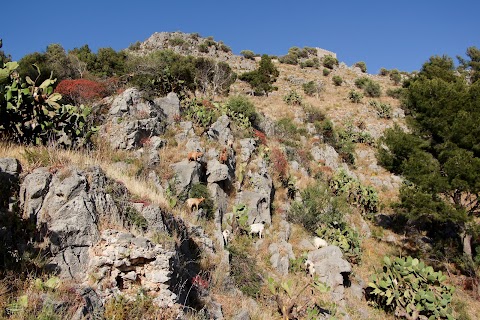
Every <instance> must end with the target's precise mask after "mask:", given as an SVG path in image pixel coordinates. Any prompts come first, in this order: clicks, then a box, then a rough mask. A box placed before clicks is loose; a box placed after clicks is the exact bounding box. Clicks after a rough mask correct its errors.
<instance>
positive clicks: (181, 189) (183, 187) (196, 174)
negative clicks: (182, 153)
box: [171, 160, 203, 195]
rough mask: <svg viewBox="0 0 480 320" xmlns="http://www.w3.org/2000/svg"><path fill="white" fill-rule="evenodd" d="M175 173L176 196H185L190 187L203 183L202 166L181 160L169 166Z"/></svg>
mask: <svg viewBox="0 0 480 320" xmlns="http://www.w3.org/2000/svg"><path fill="white" fill-rule="evenodd" d="M171 167H172V168H173V171H174V173H175V179H174V188H175V191H176V194H177V195H180V194H187V193H188V191H189V190H190V188H191V186H192V185H193V184H195V183H198V182H200V181H203V179H202V178H203V170H202V164H201V163H199V162H196V161H188V160H183V161H180V162H177V163H174V164H172V165H171Z"/></svg>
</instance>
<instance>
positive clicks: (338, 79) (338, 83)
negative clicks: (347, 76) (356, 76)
mask: <svg viewBox="0 0 480 320" xmlns="http://www.w3.org/2000/svg"><path fill="white" fill-rule="evenodd" d="M332 81H333V84H334V85H336V86H337V87H338V86H341V85H342V83H343V79H342V77H340V76H338V75H336V76H333V77H332Z"/></svg>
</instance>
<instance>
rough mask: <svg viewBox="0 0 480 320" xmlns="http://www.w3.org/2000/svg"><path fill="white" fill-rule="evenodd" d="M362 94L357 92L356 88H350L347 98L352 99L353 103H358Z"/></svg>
mask: <svg viewBox="0 0 480 320" xmlns="http://www.w3.org/2000/svg"><path fill="white" fill-rule="evenodd" d="M362 98H363V94H362V93H361V92H358V91H356V90H350V92H349V93H348V99H350V101H352V102H353V103H360V102H361V101H362Z"/></svg>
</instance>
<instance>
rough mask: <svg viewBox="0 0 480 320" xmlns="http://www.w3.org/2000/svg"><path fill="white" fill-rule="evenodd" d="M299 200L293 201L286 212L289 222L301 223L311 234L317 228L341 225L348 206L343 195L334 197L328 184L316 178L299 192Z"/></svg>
mask: <svg viewBox="0 0 480 320" xmlns="http://www.w3.org/2000/svg"><path fill="white" fill-rule="evenodd" d="M300 194H301V199H302V200H301V201H295V202H293V203H292V206H291V208H290V210H289V211H288V214H287V219H288V220H289V221H291V222H294V223H298V224H300V225H302V226H303V227H304V228H305V229H307V230H308V231H310V232H311V233H312V234H313V233H315V232H316V231H317V230H318V229H319V228H324V227H331V226H343V225H344V216H345V213H347V212H348V206H347V205H346V203H345V198H344V197H341V196H339V197H336V196H334V195H333V194H332V193H331V192H330V189H329V188H328V186H327V185H326V184H325V183H324V182H322V181H320V180H318V181H317V182H316V183H315V184H313V185H310V186H308V187H307V188H305V190H303V191H301V192H300Z"/></svg>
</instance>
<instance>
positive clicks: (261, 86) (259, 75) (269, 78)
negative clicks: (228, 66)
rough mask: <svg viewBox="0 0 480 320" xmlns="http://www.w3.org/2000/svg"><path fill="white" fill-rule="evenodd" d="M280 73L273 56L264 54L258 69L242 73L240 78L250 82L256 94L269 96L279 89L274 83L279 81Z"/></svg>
mask: <svg viewBox="0 0 480 320" xmlns="http://www.w3.org/2000/svg"><path fill="white" fill-rule="evenodd" d="M278 75H279V71H278V69H277V68H276V67H275V65H274V64H273V62H272V60H271V58H270V57H269V56H268V55H266V54H264V55H262V58H261V60H260V66H259V67H258V69H257V70H254V71H250V72H246V73H244V74H242V75H241V76H240V80H242V81H246V82H248V83H249V84H250V86H251V87H252V89H253V90H254V91H255V93H256V94H259V95H263V94H265V95H267V96H268V93H269V92H272V91H274V90H276V89H277V88H276V87H274V86H273V83H275V81H277V78H278Z"/></svg>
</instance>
